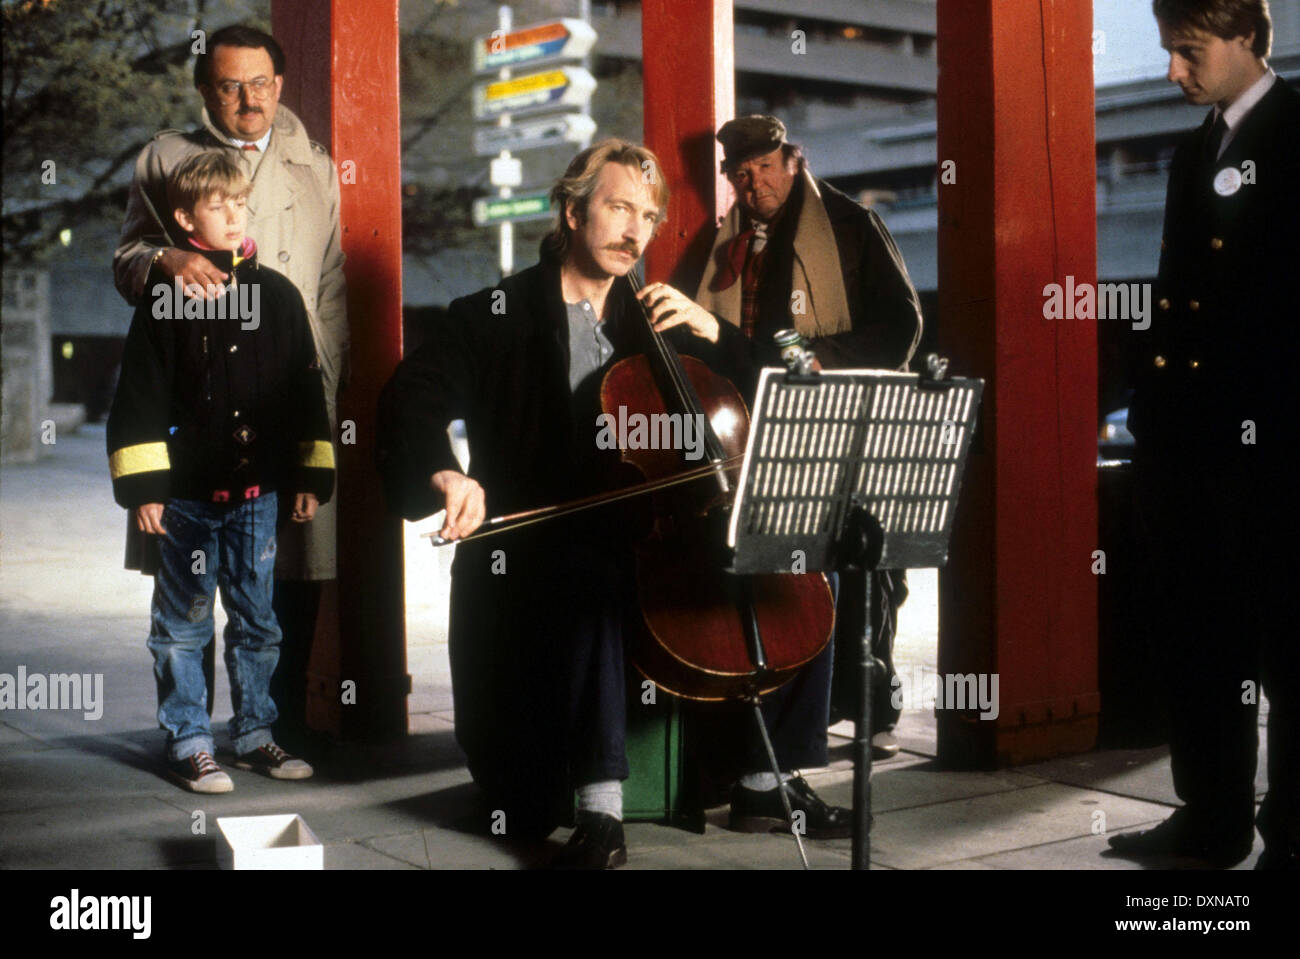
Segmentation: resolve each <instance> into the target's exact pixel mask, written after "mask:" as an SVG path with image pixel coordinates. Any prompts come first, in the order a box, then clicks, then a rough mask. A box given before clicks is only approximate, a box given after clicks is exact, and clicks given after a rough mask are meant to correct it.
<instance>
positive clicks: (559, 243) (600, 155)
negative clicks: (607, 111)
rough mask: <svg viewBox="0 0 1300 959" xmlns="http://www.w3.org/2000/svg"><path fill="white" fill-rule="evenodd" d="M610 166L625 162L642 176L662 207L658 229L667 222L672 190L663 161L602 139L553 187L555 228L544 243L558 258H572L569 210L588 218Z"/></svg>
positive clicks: (622, 143) (626, 144)
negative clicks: (603, 174) (602, 174)
mask: <svg viewBox="0 0 1300 959" xmlns="http://www.w3.org/2000/svg"><path fill="white" fill-rule="evenodd" d="M607 163H621V164H623V165H624V166H626V167H630V168H632V169H633V170H636V171H637V172H638V173H640V175H641V179H642V182H643V183H645V184H647V185H648V186H650V187H651V191H652V193H653V194H654V201H655V205H656V206H658V207H659V216H658V218H657V219H656V221H655V225H656V227H657V226H658V224H660V223H663V221H664V220H665V219H667V217H668V194H669V190H668V183H667V181H666V180H664V178H663V174H662V171H661V169H660V167H659V158H658V157H657V156H655V155H654V153H653V152H651V151H650V150H649V149H647V148H646V147H643V146H640V145H639V144H636V143H631V142H629V141H627V140H619V139H617V138H614V137H611V138H610V139H608V140H601V141H600V142H599V143H593V144H592V145H591V146H589V147H587V149H585V150H583V151H582V152H581V153H579V154H578V155H577V156H575V157H574V158H573V159H572V160H570V161H569V168H568V169H567V170H565V171H564V176H562V177H560V178H559V179H558V180H556V181H555V186H553V187H551V209H552V210H554V211H555V226H554V227H552V229H551V232H550V233H548V234H547V235H546V239H545V240H543V241H542V242H543V245H544V246H545V248H546V249H547V250H548V251H549V252H550V253H552V254H553V255H554V256H555V257H556V258H557V259H560V260H563V259H564V258H565V257H566V256H568V254H569V244H570V242H571V241H572V239H573V230H572V229H571V228H570V227H569V221H568V218H567V217H566V216H565V212H566V210H567V209H569V208H570V207H571V209H572V211H573V214H574V215H575V216H576V217H577V218H578V219H579V220H583V219H585V218H586V216H587V204H588V202H589V201H590V200H591V195H592V194H593V193H595V192H596V181H597V180H599V179H600V171H601V170H603V169H604V168H605V165H606V164H607Z"/></svg>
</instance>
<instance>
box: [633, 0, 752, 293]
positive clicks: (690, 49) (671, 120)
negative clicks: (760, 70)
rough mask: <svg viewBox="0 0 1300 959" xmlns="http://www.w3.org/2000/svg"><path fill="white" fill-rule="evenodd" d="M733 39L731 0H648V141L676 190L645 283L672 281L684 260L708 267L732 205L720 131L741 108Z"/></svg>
mask: <svg viewBox="0 0 1300 959" xmlns="http://www.w3.org/2000/svg"><path fill="white" fill-rule="evenodd" d="M733 33H734V31H733V28H732V18H731V0H692V2H691V3H681V2H680V0H642V3H641V50H642V63H643V64H644V87H643V94H642V95H643V98H644V103H645V119H644V129H645V143H646V146H648V147H649V148H650V149H651V150H653V151H654V152H655V154H656V155H657V156H658V157H659V162H660V164H661V165H662V167H663V169H662V171H661V172H662V175H663V176H664V177H665V178H666V179H667V180H668V185H669V186H670V187H671V188H672V197H671V199H670V200H669V203H668V222H667V223H665V224H664V225H663V227H662V228H661V229H660V231H659V235H658V236H657V237H656V238H655V241H654V243H652V244H651V245H650V249H649V252H648V253H647V255H646V279H647V280H662V279H664V278H666V277H668V276H669V275H670V274H671V273H672V272H673V271H674V270H675V269H677V267H678V265H679V264H681V263H682V262H683V261H684V259H685V262H703V261H704V258H705V256H706V255H707V251H708V247H707V244H708V241H709V239H710V237H709V234H710V232H711V227H712V226H713V224H714V223H716V222H718V221H720V220H721V219H722V217H723V216H724V215H725V214H726V212H727V210H728V208H730V206H731V196H730V187H729V186H728V184H727V181H726V178H725V177H723V176H722V174H721V173H720V172H719V167H718V164H719V163H720V161H721V160H722V146H721V144H719V143H718V142H717V140H716V139H714V133H715V132H716V131H717V129H718V127H720V126H722V124H724V123H726V122H727V121H728V120H730V119H731V118H732V116H733V115H734V114H735V109H736V106H735V103H736V96H735V60H734V56H733V52H732V50H733ZM647 38H649V41H650V42H647Z"/></svg>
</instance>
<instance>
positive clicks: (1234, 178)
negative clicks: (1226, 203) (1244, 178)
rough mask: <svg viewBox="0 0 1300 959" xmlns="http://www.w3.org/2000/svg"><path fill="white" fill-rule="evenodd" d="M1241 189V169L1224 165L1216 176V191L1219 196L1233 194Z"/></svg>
mask: <svg viewBox="0 0 1300 959" xmlns="http://www.w3.org/2000/svg"><path fill="white" fill-rule="evenodd" d="M1202 182H1204V181H1202ZM1240 189H1241V171H1240V170H1238V169H1237V168H1236V167H1235V166H1228V167H1224V168H1223V169H1222V170H1220V171H1219V173H1218V175H1217V176H1215V178H1214V192H1215V193H1217V194H1219V196H1232V195H1233V194H1234V193H1236V192H1237V191H1238V190H1240Z"/></svg>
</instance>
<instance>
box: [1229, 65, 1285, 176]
mask: <svg viewBox="0 0 1300 959" xmlns="http://www.w3.org/2000/svg"><path fill="white" fill-rule="evenodd" d="M1275 80H1277V74H1276V73H1274V72H1273V68H1272V67H1269V68H1268V69H1267V70H1265V71H1264V75H1263V76H1262V77H1260V78H1259V79H1258V80H1256V81H1255V82H1254V83H1252V84H1251V85H1250V86H1249V87H1248V88H1247V89H1246V92H1245V93H1243V94H1242V95H1241V96H1239V97H1237V100H1236V102H1235V103H1233V104H1232V106H1230V107H1228V109H1226V110H1223V111H1220V110H1219V108H1218V107H1217V106H1216V107H1215V108H1214V120H1215V122H1218V119H1219V114H1220V112H1222V114H1223V122H1224V123H1226V124H1227V125H1228V129H1227V131H1226V132H1225V133H1224V134H1223V142H1222V143H1220V144H1219V156H1216V157H1215V159H1216V160H1217V159H1218V158H1219V157H1221V156H1223V151H1224V150H1226V149H1228V144H1229V143H1231V142H1232V138H1233V137H1234V136H1236V135H1237V129H1238V128H1239V127H1240V126H1241V121H1242V120H1244V119H1246V114H1248V113H1250V111H1251V110H1253V109H1255V104H1257V103H1259V101H1260V100H1262V99H1264V94H1266V93H1268V91H1269V90H1271V89H1272V88H1273V82H1274V81H1275Z"/></svg>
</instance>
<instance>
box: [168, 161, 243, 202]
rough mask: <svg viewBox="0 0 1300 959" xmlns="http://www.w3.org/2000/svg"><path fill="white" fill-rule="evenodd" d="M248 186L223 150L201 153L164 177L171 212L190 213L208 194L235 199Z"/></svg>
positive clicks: (237, 166) (234, 162)
mask: <svg viewBox="0 0 1300 959" xmlns="http://www.w3.org/2000/svg"><path fill="white" fill-rule="evenodd" d="M251 189H252V184H251V183H250V182H249V180H248V177H247V176H246V175H245V173H244V171H243V169H242V168H241V167H240V165H239V163H238V162H237V161H236V160H235V159H234V158H233V157H232V156H230V154H229V153H228V152H227V151H225V150H205V151H203V152H202V153H196V154H194V155H193V156H192V157H189V158H188V159H186V160H185V161H184V162H183V163H181V164H180V165H179V166H178V167H176V169H174V170H172V172H171V175H170V176H168V177H167V202H168V203H169V204H170V205H171V208H172V209H173V210H177V209H179V210H185V211H186V212H187V213H193V212H194V208H195V207H196V206H198V205H199V203H201V202H202V201H204V200H206V199H207V198H208V197H210V196H211V195H212V194H214V193H216V194H218V195H219V196H221V197H223V198H224V197H234V198H235V199H239V198H240V197H243V196H248V191H249V190H251Z"/></svg>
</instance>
